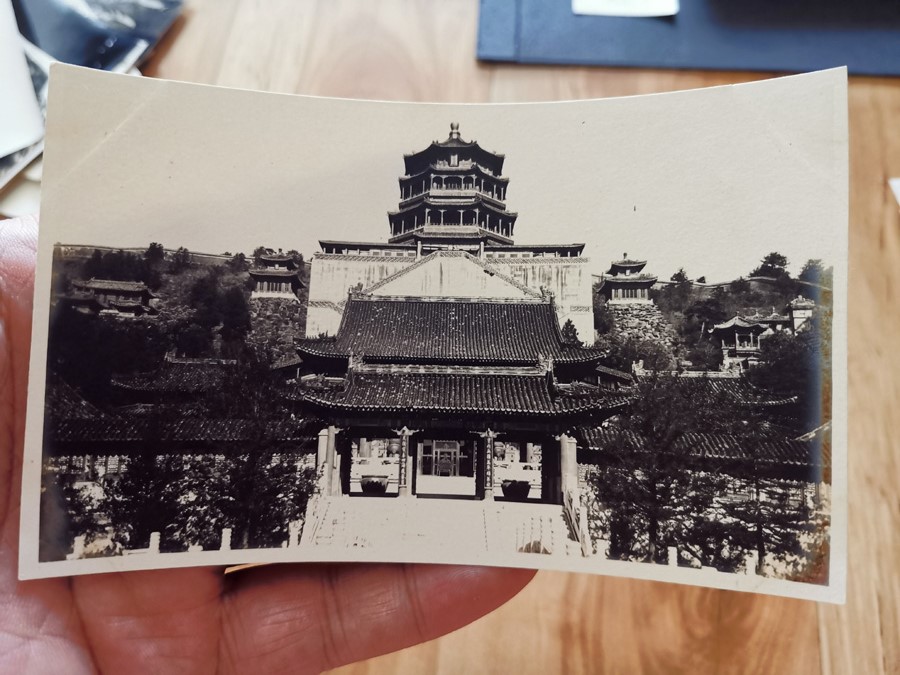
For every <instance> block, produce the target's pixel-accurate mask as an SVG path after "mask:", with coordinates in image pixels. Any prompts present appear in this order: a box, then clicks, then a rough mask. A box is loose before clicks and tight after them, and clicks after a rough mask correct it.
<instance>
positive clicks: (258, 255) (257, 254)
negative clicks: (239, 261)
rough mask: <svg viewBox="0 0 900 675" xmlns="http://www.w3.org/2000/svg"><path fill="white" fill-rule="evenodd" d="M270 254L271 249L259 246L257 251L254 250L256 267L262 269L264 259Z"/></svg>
mask: <svg viewBox="0 0 900 675" xmlns="http://www.w3.org/2000/svg"><path fill="white" fill-rule="evenodd" d="M268 252H269V249H268V248H266V247H265V246H257V247H256V248H255V249H253V264H254V265H256V267H261V266H262V257H263V256H264V255H266V254H267V253H268Z"/></svg>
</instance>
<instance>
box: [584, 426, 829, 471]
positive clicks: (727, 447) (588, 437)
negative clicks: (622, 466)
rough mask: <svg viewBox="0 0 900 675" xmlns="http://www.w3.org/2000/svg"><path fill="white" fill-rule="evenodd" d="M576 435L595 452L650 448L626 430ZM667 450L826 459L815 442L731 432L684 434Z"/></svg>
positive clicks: (803, 461) (772, 459)
mask: <svg viewBox="0 0 900 675" xmlns="http://www.w3.org/2000/svg"><path fill="white" fill-rule="evenodd" d="M577 436H578V440H579V443H580V444H581V445H582V446H583V447H586V448H588V449H590V450H593V451H596V452H607V453H614V452H616V451H617V450H626V451H632V452H649V451H650V450H649V448H648V447H647V443H646V441H645V440H644V439H643V438H641V437H640V436H638V435H637V434H636V433H634V432H630V431H622V430H616V429H604V428H598V427H582V428H580V429H579V430H578V434H577ZM670 452H671V453H672V454H684V455H688V456H690V457H692V458H697V459H717V460H723V461H737V460H750V459H753V458H754V456H755V457H756V459H757V461H760V462H764V463H770V464H782V465H794V466H823V465H825V464H827V463H828V461H829V458H828V457H827V456H826V455H824V454H823V453H822V451H821V445H820V444H819V443H810V442H806V441H797V440H792V439H788V438H761V439H752V438H749V437H741V436H736V435H731V434H701V433H688V434H684V435H682V436H680V437H679V438H678V439H677V440H676V441H675V442H674V443H673V444H672V448H671V450H670Z"/></svg>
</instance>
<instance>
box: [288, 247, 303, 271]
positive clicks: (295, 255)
mask: <svg viewBox="0 0 900 675" xmlns="http://www.w3.org/2000/svg"><path fill="white" fill-rule="evenodd" d="M287 254H288V255H289V256H291V259H292V260H293V261H294V264H295V265H297V267H303V254H302V253H300V251H298V250H296V249H293V248H292V249H291V250H290V251H288V252H287Z"/></svg>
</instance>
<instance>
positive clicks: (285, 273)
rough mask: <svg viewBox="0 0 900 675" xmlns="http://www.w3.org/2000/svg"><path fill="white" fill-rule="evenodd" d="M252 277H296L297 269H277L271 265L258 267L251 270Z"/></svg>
mask: <svg viewBox="0 0 900 675" xmlns="http://www.w3.org/2000/svg"><path fill="white" fill-rule="evenodd" d="M249 272H250V276H252V277H296V278H298V279H299V277H298V276H297V270H277V269H274V268H271V267H257V268H255V269H252V270H249Z"/></svg>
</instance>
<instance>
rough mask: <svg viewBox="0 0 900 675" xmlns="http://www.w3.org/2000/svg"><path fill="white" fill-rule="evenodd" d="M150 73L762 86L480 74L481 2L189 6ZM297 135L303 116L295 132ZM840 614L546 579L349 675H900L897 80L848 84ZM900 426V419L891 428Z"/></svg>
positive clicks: (373, 90) (351, 86)
mask: <svg viewBox="0 0 900 675" xmlns="http://www.w3.org/2000/svg"><path fill="white" fill-rule="evenodd" d="M186 5H187V8H186V12H185V16H184V17H183V19H182V20H181V21H179V23H178V24H177V25H176V27H175V29H174V31H173V32H172V34H170V35H169V36H168V37H167V39H166V40H165V41H164V43H163V44H162V45H161V46H160V48H159V50H158V51H157V53H156V54H155V55H154V57H153V58H152V59H151V61H150V62H149V64H148V65H147V67H146V68H145V69H144V70H145V72H146V74H147V75H150V76H154V77H163V78H171V79H178V80H186V81H193V82H202V83H209V84H219V85H226V86H233V87H243V88H249V89H261V90H267V91H277V92H288V93H300V94H317V95H323V96H343V97H353V98H377V99H393V100H408V101H460V102H484V101H537V100H552V99H573V98H595V97H607V96H621V95H630V94H645V93H652V92H661V91H670V90H675V89H690V88H695V87H705V86H710V85H718V84H726V83H732V82H742V81H747V80H752V79H759V78H763V77H766V76H767V75H765V74H746V73H703V72H675V71H650V70H612V69H602V68H552V67H522V66H513V65H485V64H480V63H478V62H477V61H476V60H475V41H476V29H477V21H478V3H477V1H476V0H444V1H443V2H437V1H436V0H380V1H375V0H370V1H369V2H363V1H361V0H320V1H318V2H316V1H314V0H266V1H265V2H263V1H262V0H187V1H186ZM297 124H298V128H299V127H301V126H302V120H298V121H297ZM850 128H851V138H850V140H851V217H850V220H851V234H850V299H851V303H852V304H851V306H850V308H849V317H850V320H849V324H850V326H849V339H850V377H849V381H850V519H849V524H850V534H849V541H850V559H849V585H848V602H847V604H846V606H843V607H837V606H829V605H816V604H815V603H812V602H804V601H799V600H786V599H781V598H769V597H763V596H756V595H752V594H741V593H736V592H727V591H718V590H707V589H699V588H690V587H680V586H675V585H671V584H663V583H654V582H645V581H631V580H624V579H611V578H603V577H592V576H585V575H572V574H562V573H548V572H541V573H539V575H538V576H537V578H536V579H535V580H534V582H533V583H532V584H531V585H530V586H529V587H528V588H527V589H526V590H525V591H524V592H522V593H521V594H520V595H519V596H518V597H516V598H515V599H514V600H513V601H511V602H510V603H509V604H507V605H506V606H504V607H502V608H501V609H499V610H497V611H496V612H494V613H493V614H491V615H490V616H488V617H486V618H484V619H482V620H480V621H478V622H476V623H474V624H472V625H470V626H468V627H467V628H464V629H462V630H460V631H457V632H456V633H454V634H452V635H449V636H446V637H444V638H442V639H439V640H435V641H433V642H430V643H427V644H424V645H419V646H417V647H414V648H410V649H407V650H404V651H402V652H398V653H395V654H389V655H387V656H382V657H380V658H376V659H372V660H370V661H366V662H362V663H358V664H355V665H352V666H347V667H345V668H343V669H339V670H338V671H335V672H340V673H347V674H349V673H359V674H362V673H393V672H410V673H421V672H440V673H457V672H460V673H462V672H466V673H481V672H492V673H494V672H498V673H501V672H502V673H506V672H510V673H518V674H521V675H524V674H526V673H556V672H567V673H568V672H571V673H603V672H609V673H644V672H646V673H678V672H686V673H687V672H689V673H707V672H710V673H731V672H735V673H756V672H760V673H769V672H776V673H835V674H841V673H887V672H900V534H898V531H900V498H898V492H897V483H898V482H900V480H898V479H900V453H898V452H897V440H895V436H896V435H895V434H894V433H892V429H894V428H896V427H894V419H892V415H891V410H892V409H893V408H894V407H895V406H896V405H897V404H898V402H900V377H898V375H900V354H898V349H897V347H898V335H900V313H898V312H897V311H896V310H897V307H896V305H895V304H894V303H895V302H896V301H897V300H898V299H900V211H898V207H897V204H896V202H895V201H894V199H893V197H892V195H891V192H890V189H889V187H888V185H887V179H888V177H890V176H900V79H898V80H890V79H875V78H854V79H852V81H851V85H850ZM898 419H900V415H898Z"/></svg>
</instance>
